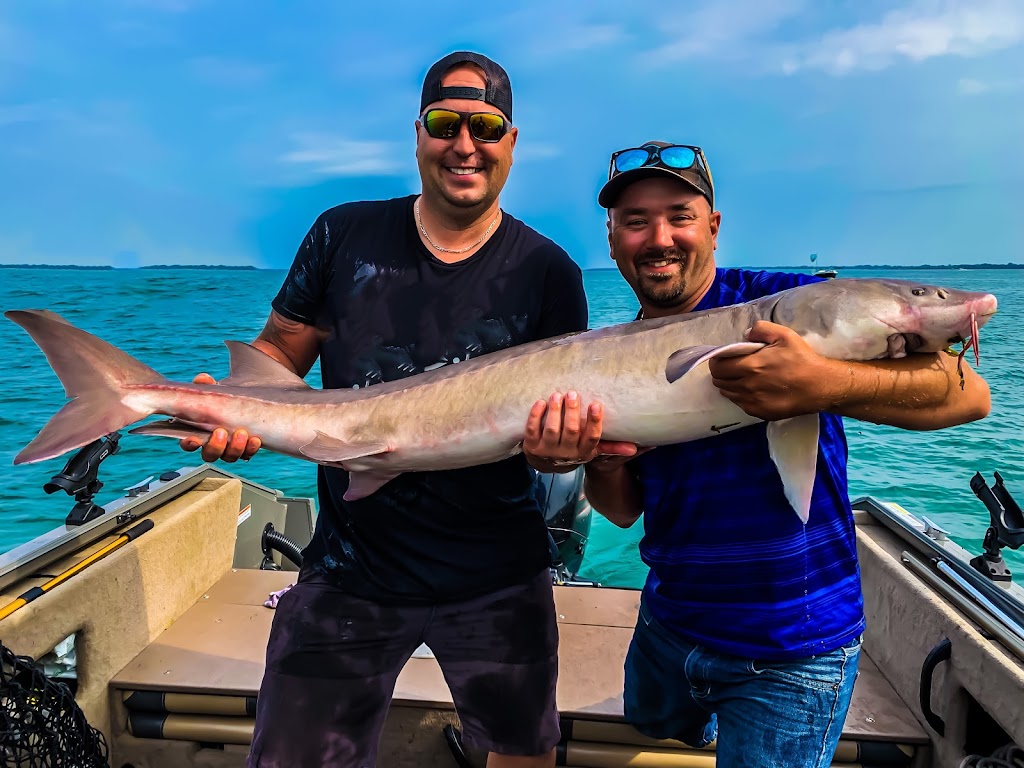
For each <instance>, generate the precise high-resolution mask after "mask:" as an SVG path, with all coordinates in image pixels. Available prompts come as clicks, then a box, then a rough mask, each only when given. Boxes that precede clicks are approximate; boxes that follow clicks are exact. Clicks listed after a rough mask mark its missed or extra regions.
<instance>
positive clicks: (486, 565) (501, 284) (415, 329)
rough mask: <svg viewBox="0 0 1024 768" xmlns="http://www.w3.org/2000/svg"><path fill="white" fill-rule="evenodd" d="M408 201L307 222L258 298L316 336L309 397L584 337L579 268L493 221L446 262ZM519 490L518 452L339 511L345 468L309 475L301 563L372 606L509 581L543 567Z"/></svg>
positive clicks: (522, 470) (479, 590) (534, 520)
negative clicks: (567, 336) (274, 288)
mask: <svg viewBox="0 0 1024 768" xmlns="http://www.w3.org/2000/svg"><path fill="white" fill-rule="evenodd" d="M414 200H415V197H405V198H399V199H394V200H385V201H374V202H358V203H347V204H345V205H340V206H338V207H336V208H332V209H331V210H329V211H326V212H325V213H323V214H321V215H320V217H319V218H318V219H317V220H316V222H315V223H314V224H313V227H312V228H311V229H310V231H309V233H308V234H307V235H306V238H305V239H304V240H303V242H302V245H301V246H300V247H299V251H298V253H297V254H296V256H295V262H294V263H293V264H292V267H291V270H290V271H289V273H288V277H287V278H286V279H285V282H284V285H283V286H282V287H281V290H280V291H279V293H278V295H277V297H276V298H275V299H274V301H273V307H274V309H275V310H276V311H277V312H278V313H279V314H281V315H283V316H284V317H287V318H289V319H292V320H297V321H299V322H302V323H305V324H307V325H315V326H317V327H319V328H321V329H323V330H326V331H327V338H326V340H325V341H324V342H323V343H322V344H321V347H320V366H321V371H322V376H323V385H324V388H345V387H366V386H372V385H373V384H376V383H379V382H382V381H392V380H394V379H400V378H403V377H406V376H410V375H413V374H416V373H421V372H423V371H427V370H432V369H433V368H437V367H440V366H442V365H447V364H450V363H458V362H461V361H463V360H466V359H469V358H475V357H479V356H480V355H483V354H486V353H488V352H494V351H495V350H499V349H504V348H506V347H511V346H514V345H516V344H522V343H525V342H529V341H534V340H537V339H543V338H548V337H551V336H557V335H559V334H563V333H569V332H573V331H581V330H584V329H585V328H586V326H587V303H586V297H585V295H584V292H583V280H582V274H581V272H580V268H579V267H578V266H577V265H576V264H575V263H574V262H573V261H572V260H571V259H570V258H569V256H568V254H567V253H566V252H565V251H564V250H562V249H561V248H560V247H559V246H557V245H556V244H555V243H553V242H552V241H551V240H548V239H547V238H545V237H543V236H542V235H540V234H539V233H537V232H536V231H534V230H532V229H530V228H529V227H528V226H526V225H525V224H523V223H522V222H520V221H518V220H516V219H515V218H513V217H512V216H510V215H508V214H507V213H506V214H504V215H503V216H502V221H501V224H500V225H499V226H498V228H497V230H495V232H494V234H493V235H492V236H491V239H490V240H489V241H488V242H487V243H486V244H485V245H484V246H483V247H482V248H481V249H480V250H479V251H477V253H475V254H473V255H472V256H471V257H469V258H468V259H465V260H463V261H460V262H458V263H456V264H446V263H444V262H443V261H440V260H439V259H437V258H436V257H435V256H434V255H433V254H431V253H430V252H429V251H428V250H427V248H426V247H425V246H424V245H423V244H422V242H421V241H420V239H419V236H418V235H417V232H416V229H415V223H414V220H413V211H412V206H413V201H414ZM548 394H550V393H547V392H543V393H538V396H539V397H545V396H547V395H548ZM526 417H527V414H526V413H524V414H523V424H524V425H525V423H526ZM533 481H534V474H533V471H532V470H531V469H530V467H529V466H528V465H527V463H526V460H525V459H524V457H523V456H522V455H518V456H514V457H512V458H510V459H506V460H504V461H501V462H496V463H491V464H485V465H481V466H476V467H467V468H465V469H456V470H447V471H443V472H410V473H406V474H403V475H400V476H399V477H397V478H395V479H394V480H391V481H390V482H388V483H387V484H385V485H384V486H383V487H382V488H381V489H380V490H378V491H377V492H376V493H373V494H372V495H370V496H367V497H365V498H363V499H359V500H358V501H352V502H349V501H345V500H344V499H343V498H342V496H343V494H344V493H345V489H346V488H347V486H348V473H346V472H345V471H344V470H341V469H336V468H330V467H323V466H321V467H318V483H317V485H318V493H319V501H320V514H319V517H318V519H317V525H316V531H315V533H314V535H313V540H312V541H311V542H310V544H309V546H308V547H307V548H306V550H305V552H304V553H303V558H304V561H306V562H309V563H310V564H311V565H313V567H314V568H316V569H317V570H319V571H321V572H325V573H327V574H329V575H330V576H331V577H332V578H333V580H335V581H336V582H337V583H338V584H339V586H341V587H342V588H343V589H346V590H348V591H350V592H352V593H353V594H356V595H359V596H362V597H365V598H369V599H374V600H378V601H382V602H405V603H432V602H445V601H450V600H463V599H468V598H470V597H474V596H476V595H480V594H484V593H486V592H490V591H493V590H495V589H500V588H501V587H505V586H510V585H512V584H516V583H520V582H522V581H525V580H527V579H529V578H531V577H532V576H535V575H536V574H537V573H538V571H540V570H541V569H543V568H544V567H545V566H546V565H548V564H549V562H550V555H549V549H548V537H547V529H546V527H545V524H544V519H543V516H542V514H541V511H540V507H539V505H538V502H537V499H536V497H535V494H534V490H533V488H534V484H533Z"/></svg>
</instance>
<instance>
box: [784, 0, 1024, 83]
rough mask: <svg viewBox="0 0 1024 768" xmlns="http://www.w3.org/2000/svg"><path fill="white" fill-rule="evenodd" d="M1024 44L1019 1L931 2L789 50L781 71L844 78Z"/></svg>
mask: <svg viewBox="0 0 1024 768" xmlns="http://www.w3.org/2000/svg"><path fill="white" fill-rule="evenodd" d="M1022 40H1024V4H1022V3H1021V2H1019V0H945V1H944V2H936V1H935V0H931V1H923V2H916V3H913V4H912V5H910V6H909V7H907V8H904V9H900V10H896V11H891V12H889V13H887V14H885V16H883V17H882V19H881V20H880V21H878V22H875V23H869V24H859V25H857V26H854V27H850V28H848V29H837V30H832V31H830V32H827V33H826V34H825V35H824V36H822V37H821V38H820V39H818V40H815V41H807V42H804V43H798V44H796V45H793V46H790V50H789V51H786V52H784V53H783V57H782V61H781V68H782V71H783V72H785V73H787V74H792V73H794V72H797V71H800V70H820V71H823V72H827V73H829V74H832V75H845V74H848V73H850V72H854V71H857V70H867V71H877V70H882V69H885V68H887V67H889V66H892V65H893V64H895V63H897V62H898V61H900V60H910V61H924V60H925V59H930V58H934V57H938V56H960V57H965V58H969V57H976V56H982V55H984V54H987V53H991V52H994V51H999V50H1003V49H1005V48H1009V47H1011V46H1014V45H1017V44H1018V43H1020V42H1021V41H1022Z"/></svg>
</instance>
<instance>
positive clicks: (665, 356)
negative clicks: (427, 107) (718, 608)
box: [5, 279, 996, 522]
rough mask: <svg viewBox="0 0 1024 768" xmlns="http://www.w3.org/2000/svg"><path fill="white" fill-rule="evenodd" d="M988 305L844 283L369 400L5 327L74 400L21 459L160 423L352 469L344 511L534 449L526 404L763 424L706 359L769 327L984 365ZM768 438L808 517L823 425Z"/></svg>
mask: <svg viewBox="0 0 1024 768" xmlns="http://www.w3.org/2000/svg"><path fill="white" fill-rule="evenodd" d="M995 311H996V299H995V297H994V296H992V295H991V294H986V293H970V292H964V291H957V290H950V289H945V288H938V287H935V286H929V285H921V284H919V283H915V282H907V281H900V280H865V279H839V280H830V281H827V282H819V283H814V284H810V285H805V286H801V287H798V288H792V289H790V290H787V291H782V292H780V293H777V294H774V295H771V296H767V297H765V298H762V299H758V300H756V301H751V302H748V303H745V304H738V305H735V306H731V307H723V308H720V309H713V310H709V311H706V312H693V313H689V314H683V315H679V316H674V317H666V318H659V319H654V320H645V321H637V322H632V323H625V324H623V325H616V326H612V327H608V328H602V329H598V330H593V331H587V332H584V333H577V334H569V335H566V336H560V337H556V338H551V339H546V340H543V341H536V342H532V343H529V344H523V345H521V346H517V347H512V348H510V349H506V350H502V351H500V352H495V353H492V354H489V355H484V356H482V357H479V358H476V359H474V360H470V361H466V362H463V363H458V364H455V365H449V366H446V367H444V368H440V369H437V370H433V371H430V372H427V373H422V374H419V375H416V376H410V377H408V378H404V379H400V380H397V381H391V382H387V383H384V384H379V385H376V386H373V387H369V388H366V389H358V390H314V389H311V388H310V387H309V386H308V385H307V384H306V383H305V382H304V381H303V380H302V379H300V378H299V377H298V376H296V375H295V374H293V373H292V372H291V371H289V370H287V369H286V368H284V367H282V366H281V365H279V364H278V363H277V362H276V361H275V360H273V359H272V358H271V357H269V356H268V355H266V354H264V353H263V352H261V351H259V350H258V349H256V348H254V347H252V346H250V345H248V344H245V343H242V342H235V341H228V342H226V344H227V345H228V348H229V350H230V356H231V369H230V375H229V376H228V378H226V379H224V380H222V381H220V382H218V383H217V384H191V383H176V382H172V381H169V380H168V379H166V378H164V377H163V376H161V375H160V374H159V373H157V372H156V371H155V370H153V369H152V368H150V367H148V366H147V365H145V364H144V363H142V362H140V361H138V360H136V359H135V358H134V357H131V356H130V355H128V354H126V353H125V352H122V351H121V350H120V349H117V348H116V347H114V346H112V345H110V344H108V343H107V342H105V341H103V340H101V339H99V338H97V337H95V336H93V335H92V334H90V333H87V332H86V331H84V330H81V329H79V328H76V327H74V326H72V325H70V324H69V323H67V322H66V321H65V320H63V319H62V318H61V317H60V316H58V315H55V314H53V313H51V312H47V311H44V310H12V311H9V312H6V313H5V315H6V317H8V318H9V319H11V320H13V321H14V322H15V323H17V324H18V325H20V326H22V328H24V329H25V330H26V331H27V332H28V333H29V334H30V335H31V336H32V338H33V339H34V340H35V342H36V343H37V344H38V345H39V347H40V348H41V349H42V350H43V352H44V353H45V355H46V358H47V360H48V361H49V362H50V365H51V366H52V367H53V370H54V371H55V372H56V374H57V376H58V377H59V378H60V380H61V383H62V384H63V385H64V389H65V392H66V394H67V396H68V397H69V398H72V399H71V401H70V402H69V403H67V404H66V405H65V406H64V407H63V408H62V409H61V410H60V411H59V412H58V413H57V414H56V415H55V416H53V418H51V419H50V421H49V422H48V423H47V424H46V426H44V427H43V429H42V431H41V432H40V433H39V435H38V436H37V437H36V438H35V439H34V440H32V442H31V443H30V444H29V445H28V446H26V447H25V449H24V450H22V451H21V453H19V454H18V456H17V457H16V458H15V460H14V463H15V464H21V463H27V462H36V461H42V460H45V459H49V458H52V457H55V456H59V455H61V454H63V453H65V452H67V451H70V450H73V449H75V448H78V447H80V446H83V445H86V444H87V443H89V442H91V441H93V440H95V439H96V438H98V437H101V436H103V435H106V434H108V433H110V432H113V431H116V430H120V429H123V428H124V427H126V426H128V425H131V424H133V423H135V422H136V421H139V420H141V419H144V418H146V417H148V416H150V415H152V414H163V415H167V416H171V417H172V418H171V419H170V420H166V421H158V422H151V423H147V424H144V425H142V426H140V427H138V428H136V429H134V430H132V432H135V433H143V434H150V435H164V436H168V437H176V438H181V437H184V436H188V435H196V436H200V437H203V438H204V439H205V437H206V436H208V435H209V434H210V432H211V431H212V430H213V429H215V428H216V427H220V426H226V427H230V428H239V427H244V428H246V429H247V430H248V431H249V433H250V434H252V435H257V436H259V437H260V439H261V440H262V443H263V446H264V447H266V448H268V449H270V450H273V451H277V452H279V453H283V454H287V455H289V456H295V457H297V458H301V459H306V460H309V461H313V462H317V463H320V464H325V465H329V466H335V467H341V468H343V469H345V470H347V471H348V472H349V473H350V480H349V487H348V490H347V493H346V498H348V499H358V498H362V497H364V496H367V495H369V494H371V493H373V492H374V491H376V490H377V489H378V488H380V487H381V486H382V485H384V484H385V483H387V482H388V481H389V480H391V479H393V478H394V477H396V476H398V475H399V474H401V473H403V472H416V471H424V470H439V469H454V468H457V467H466V466H470V465H476V464H486V463H489V462H494V461H499V460H501V459H504V458H506V457H509V456H512V455H514V454H516V453H518V452H519V451H521V450H522V440H523V433H524V429H525V424H526V417H527V414H528V413H529V411H530V407H531V406H532V405H533V403H534V402H536V401H537V400H538V399H543V398H546V397H547V396H548V395H550V394H551V393H552V392H567V391H569V390H575V391H577V392H578V393H579V395H580V399H581V402H583V403H586V402H589V401H592V400H600V401H601V402H602V403H603V404H604V435H603V436H604V438H605V439H607V440H621V441H628V442H633V443H637V444H639V445H644V446H658V445H666V444H670V443H679V442H685V441H688V440H699V439H702V438H706V437H711V436H714V435H717V434H721V433H723V432H726V431H729V430H734V429H741V428H743V427H745V426H748V425H750V424H754V423H756V422H757V421H758V419H756V418H754V417H752V416H750V415H748V414H747V413H745V412H744V411H743V410H741V409H740V408H739V407H737V406H736V405H734V404H733V403H732V402H730V401H729V400H727V399H726V398H725V397H723V396H722V395H721V394H720V393H719V391H718V389H717V388H716V387H715V386H714V384H713V383H712V381H711V376H710V374H709V372H708V366H707V365H706V364H705V363H706V361H707V360H709V359H710V358H712V357H714V356H715V355H739V354H756V353H757V350H758V349H759V348H760V347H761V346H762V345H761V344H757V343H753V342H748V341H745V331H747V330H748V329H749V328H750V327H751V326H752V325H753V324H754V323H755V322H756V321H757V320H770V321H772V322H774V323H779V324H781V325H785V326H788V327H789V328H792V329H793V330H794V331H796V332H797V333H798V334H799V335H800V336H802V337H803V338H804V339H805V340H806V341H807V343H808V344H809V345H810V347H811V348H812V349H814V350H815V351H816V352H818V353H820V354H822V355H825V356H827V357H830V358H836V359H844V360H874V359H880V358H886V357H903V356H905V355H907V354H913V353H921V352H938V351H941V350H944V349H945V350H948V349H949V345H950V344H952V343H955V342H963V343H964V349H963V351H962V352H961V353H960V354H961V356H962V355H963V354H964V352H966V351H967V349H968V348H969V347H970V346H973V347H974V349H975V354H977V344H978V328H979V327H980V326H981V325H983V324H984V323H985V322H986V321H987V320H988V319H989V318H990V317H991V316H992V314H993V313H995ZM768 442H769V448H770V453H771V456H772V459H773V460H774V462H775V465H776V467H777V468H778V470H779V474H780V476H781V478H782V481H783V484H784V487H785V491H786V497H787V499H788V500H789V501H790V503H791V504H792V506H793V508H794V510H795V511H796V513H797V514H798V515H799V516H800V518H801V519H802V520H803V521H805V522H806V520H807V515H808V509H809V506H810V495H811V489H812V487H813V484H814V473H815V467H816V463H817V443H818V416H817V414H810V415H808V416H800V417H797V418H794V419H786V420H782V421H774V422H770V423H769V425H768Z"/></svg>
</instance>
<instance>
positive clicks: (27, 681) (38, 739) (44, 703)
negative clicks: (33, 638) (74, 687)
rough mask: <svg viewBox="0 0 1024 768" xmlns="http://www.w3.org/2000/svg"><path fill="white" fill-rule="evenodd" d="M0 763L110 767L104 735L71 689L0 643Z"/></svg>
mask: <svg viewBox="0 0 1024 768" xmlns="http://www.w3.org/2000/svg"><path fill="white" fill-rule="evenodd" d="M0 766H3V768H65V767H66V768H71V767H72V766H74V768H109V764H108V763H107V743H106V741H105V740H104V738H103V734H102V733H100V732H99V731H97V730H96V729H95V728H93V727H92V726H90V725H89V723H88V722H86V719H85V715H84V714H82V710H81V709H80V708H79V706H78V704H77V703H76V702H75V697H74V696H73V695H72V693H71V689H70V688H68V686H67V685H66V684H64V683H60V682H57V681H55V680H51V679H50V678H48V677H47V676H46V675H45V674H43V670H42V668H41V667H40V666H39V665H38V664H36V663H35V661H33V660H32V659H30V658H28V657H26V656H15V655H14V654H13V653H12V652H11V651H10V650H9V649H8V648H6V647H5V646H4V645H3V644H2V643H0Z"/></svg>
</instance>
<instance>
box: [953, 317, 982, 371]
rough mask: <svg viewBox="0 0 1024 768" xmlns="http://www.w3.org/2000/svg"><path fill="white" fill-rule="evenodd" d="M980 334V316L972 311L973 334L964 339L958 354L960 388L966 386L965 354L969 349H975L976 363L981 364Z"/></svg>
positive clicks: (957, 367)
mask: <svg viewBox="0 0 1024 768" xmlns="http://www.w3.org/2000/svg"><path fill="white" fill-rule="evenodd" d="M978 336H979V330H978V316H977V314H975V313H974V312H971V335H970V337H969V338H967V339H965V340H964V346H963V349H961V350H960V354H958V355H957V356H956V372H957V374H959V376H960V389H963V388H964V355H966V354H967V350H969V349H974V364H975V365H981V344H980V341H981V340H980V339H979V338H978Z"/></svg>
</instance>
